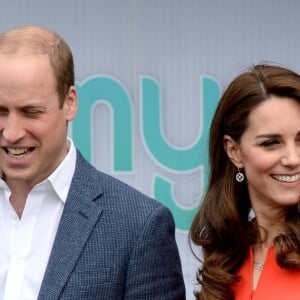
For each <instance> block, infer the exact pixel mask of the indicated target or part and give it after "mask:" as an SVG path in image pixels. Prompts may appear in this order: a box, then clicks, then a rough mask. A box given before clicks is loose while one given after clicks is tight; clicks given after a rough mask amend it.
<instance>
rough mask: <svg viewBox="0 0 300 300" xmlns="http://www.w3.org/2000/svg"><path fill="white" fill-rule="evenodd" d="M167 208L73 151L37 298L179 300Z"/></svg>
mask: <svg viewBox="0 0 300 300" xmlns="http://www.w3.org/2000/svg"><path fill="white" fill-rule="evenodd" d="M174 231H175V229H174V221H173V218H172V215H171V213H170V212H169V210H168V209H167V208H165V207H164V206H162V205H161V204H160V203H158V202H157V201H155V200H153V199H151V198H149V197H147V196H145V195H143V194H142V193H140V192H138V191H137V190H135V189H133V188H132V187H129V186H128V185H126V184H125V183H122V182H121V181H119V180H117V179H115V178H112V177H110V176H109V175H106V174H103V173H101V172H99V171H98V170H96V169H95V168H94V167H93V166H91V165H90V164H89V163H88V162H87V161H85V160H84V158H83V157H82V155H81V154H80V153H79V152H78V151H77V162H76V169H75V174H74V177H73V180H72V184H71V187H70V191H69V194H68V197H67V201H66V204H65V208H64V211H63V214H62V218H61V221H60V224H59V227H58V231H57V234H56V238H55V241H54V245H53V248H52V251H51V255H50V258H49V262H48V266H47V269H46V272H45V276H44V278H43V281H42V285H41V289H40V293H39V296H38V300H57V299H59V300H96V299H97V300H99V299H103V300H105V299H109V300H117V299H130V300H138V299H141V300H142V299H143V300H147V299H149V300H150V299H157V300H159V299H161V300H168V299H170V300H176V299H180V300H181V299H185V287H184V282H183V277H182V271H181V263H180V259H179V255H178V249H177V245H176V242H175V238H174Z"/></svg>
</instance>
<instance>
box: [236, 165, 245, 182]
mask: <svg viewBox="0 0 300 300" xmlns="http://www.w3.org/2000/svg"><path fill="white" fill-rule="evenodd" d="M244 179H245V176H244V174H243V173H242V172H241V171H240V168H239V167H238V172H237V173H236V175H235V180H236V181H237V182H242V181H244Z"/></svg>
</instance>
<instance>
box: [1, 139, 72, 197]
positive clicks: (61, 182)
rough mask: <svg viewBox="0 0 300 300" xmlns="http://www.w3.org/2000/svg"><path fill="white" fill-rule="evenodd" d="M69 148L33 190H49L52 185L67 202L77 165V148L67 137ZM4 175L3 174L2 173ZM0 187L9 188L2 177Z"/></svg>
mask: <svg viewBox="0 0 300 300" xmlns="http://www.w3.org/2000/svg"><path fill="white" fill-rule="evenodd" d="M67 139H68V143H69V150H68V153H67V155H66V156H65V158H64V159H63V161H62V162H61V163H60V165H59V166H58V167H57V168H56V169H55V170H54V171H53V172H52V174H50V176H49V177H48V178H46V179H45V180H43V181H42V182H40V183H38V184H37V185H36V186H34V187H33V189H32V190H35V191H37V190H47V189H49V188H50V186H51V187H52V189H53V190H54V191H55V193H56V194H57V196H58V197H59V199H60V200H61V201H62V202H63V203H65V202H66V200H67V196H68V193H69V189H70V186H71V182H72V179H73V175H74V172H75V166H76V155H77V154H76V148H75V146H74V143H73V141H72V139H71V138H69V137H67ZM0 175H1V177H2V174H0ZM0 188H3V189H7V190H9V188H8V186H7V184H6V182H5V181H4V180H3V179H2V178H0Z"/></svg>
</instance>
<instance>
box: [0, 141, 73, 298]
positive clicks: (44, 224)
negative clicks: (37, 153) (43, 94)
mask: <svg viewBox="0 0 300 300" xmlns="http://www.w3.org/2000/svg"><path fill="white" fill-rule="evenodd" d="M69 141H70V147H69V151H68V154H67V156H66V157H65V159H64V160H63V162H62V163H61V164H60V165H59V166H58V168H57V169H56V170H55V171H54V172H53V173H52V174H51V175H50V176H49V177H48V178H47V179H46V180H44V181H43V182H41V183H39V184H37V185H36V186H35V187H34V188H33V189H32V190H31V192H30V193H29V194H28V197H27V200H26V204H25V208H24V211H23V214H22V217H21V219H19V218H18V216H17V214H16V212H15V210H14V209H13V207H12V206H11V204H10V202H9V196H10V190H9V188H8V186H7V184H6V183H5V181H3V180H2V179H0V241H1V246H0V300H34V299H37V297H38V294H39V291H40V287H41V283H42V280H43V277H44V273H45V270H46V266H47V263H48V260H49V256H50V252H51V249H52V246H53V242H54V239H55V235H56V231H57V228H58V224H59V221H60V218H61V215H62V211H63V208H64V204H65V201H66V198H67V195H68V192H69V188H70V185H71V181H72V177H73V174H74V170H75V164H76V149H75V147H74V144H73V142H72V140H71V139H69Z"/></svg>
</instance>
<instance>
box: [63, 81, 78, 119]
mask: <svg viewBox="0 0 300 300" xmlns="http://www.w3.org/2000/svg"><path fill="white" fill-rule="evenodd" d="M64 108H65V114H66V119H67V121H71V120H73V119H74V118H75V115H76V112H77V108H78V100H77V91H76V89H75V87H74V86H71V87H70V88H69V91H68V94H67V96H66V99H65V102H64Z"/></svg>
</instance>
